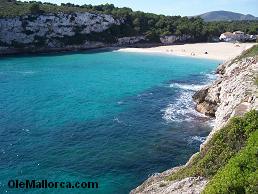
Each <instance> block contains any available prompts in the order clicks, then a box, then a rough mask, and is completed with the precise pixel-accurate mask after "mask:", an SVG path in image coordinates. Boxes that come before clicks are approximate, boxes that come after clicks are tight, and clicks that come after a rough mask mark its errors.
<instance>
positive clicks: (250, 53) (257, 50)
mask: <svg viewBox="0 0 258 194" xmlns="http://www.w3.org/2000/svg"><path fill="white" fill-rule="evenodd" d="M254 56H257V57H258V44H256V45H254V46H253V47H251V48H250V49H247V50H246V51H244V52H243V53H242V54H241V55H239V56H238V57H236V58H235V59H234V60H232V63H234V62H237V61H239V60H241V59H243V58H246V57H254Z"/></svg>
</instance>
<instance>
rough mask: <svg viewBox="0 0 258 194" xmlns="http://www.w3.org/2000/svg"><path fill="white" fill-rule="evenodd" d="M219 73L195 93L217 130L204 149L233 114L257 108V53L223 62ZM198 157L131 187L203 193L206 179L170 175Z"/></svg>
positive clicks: (174, 193) (164, 192)
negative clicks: (178, 177)
mask: <svg viewBox="0 0 258 194" xmlns="http://www.w3.org/2000/svg"><path fill="white" fill-rule="evenodd" d="M217 74H218V76H219V78H218V80H217V81H215V82H214V83H212V84H211V85H210V86H207V87H205V88H203V89H201V90H200V91H198V92H196V94H195V95H194V96H193V98H194V100H195V102H196V109H197V110H198V111H200V112H202V113H204V114H206V115H209V116H214V117H215V126H214V129H213V130H212V132H211V133H210V135H209V137H208V138H207V140H206V141H205V142H204V143H203V145H201V150H202V149H203V150H205V146H206V145H207V144H208V142H209V141H211V138H212V137H213V135H214V133H215V132H217V131H219V130H220V129H221V128H222V127H223V126H224V125H225V124H226V123H227V122H228V121H229V119H230V118H231V117H233V116H236V115H242V114H243V113H245V112H247V111H249V110H251V109H256V110H257V109H258V98H257V97H258V89H257V83H255V81H254V80H255V79H257V76H258V61H257V56H256V57H249V58H244V59H241V60H237V61H236V60H232V61H228V62H226V63H223V64H221V65H220V66H219V67H218V68H217ZM204 152H205V151H204ZM201 154H202V153H201ZM197 156H198V154H196V155H193V156H192V157H191V159H190V160H189V161H188V163H187V164H186V165H185V166H181V167H175V168H172V169H170V170H168V171H165V172H163V173H157V174H155V175H153V176H151V177H150V178H148V179H147V180H146V181H145V182H144V183H143V184H142V185H140V186H139V187H137V188H136V189H134V190H132V191H131V194H136V193H141V194H143V193H153V194H154V193H155V194H158V193H162V194H167V193H171V194H178V193H186V194H188V193H189V194H190V193H193V194H198V193H201V192H202V191H203V189H204V188H205V186H206V185H207V183H208V182H209V180H208V179H207V178H204V177H200V176H194V177H186V178H183V179H180V180H173V181H170V179H169V178H168V177H171V175H173V174H175V173H177V172H180V170H181V169H182V168H185V167H188V166H191V165H192V163H193V161H194V160H196V158H197Z"/></svg>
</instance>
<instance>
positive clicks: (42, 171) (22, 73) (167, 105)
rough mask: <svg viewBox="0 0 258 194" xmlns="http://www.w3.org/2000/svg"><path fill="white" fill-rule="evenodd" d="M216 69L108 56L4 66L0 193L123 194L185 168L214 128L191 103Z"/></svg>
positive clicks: (12, 60) (206, 63) (0, 70)
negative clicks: (46, 185) (87, 185)
mask: <svg viewBox="0 0 258 194" xmlns="http://www.w3.org/2000/svg"><path fill="white" fill-rule="evenodd" d="M218 63H219V62H218V61H213V60H204V59H196V58H186V57H176V56H168V55H159V54H155V55H153V54H143V53H125V52H111V51H110V52H74V53H67V54H62V55H58V54H56V55H33V56H22V57H15V56H14V57H5V58H1V59H0V185H1V187H0V192H1V193H3V192H6V191H8V192H9V193H20V192H21V190H13V189H9V188H8V187H7V183H8V180H10V179H14V180H15V179H19V180H25V179H36V180H45V179H47V180H48V181H71V182H76V181H86V182H88V181H93V182H98V184H99V188H98V189H96V190H87V189H83V190H80V189H79V190H76V189H75V190H72V193H82V192H83V193H93V192H94V193H128V192H129V191H130V190H131V189H133V188H135V187H136V186H137V185H139V184H140V183H141V182H142V181H144V180H145V179H146V178H147V177H148V176H150V175H151V174H153V173H155V172H162V171H164V170H166V169H168V168H171V167H173V166H177V165H180V164H184V163H185V162H186V161H187V160H188V158H189V157H190V156H191V155H192V154H193V153H195V152H196V151H197V150H198V149H199V145H200V143H201V142H202V141H203V139H204V138H205V137H206V136H207V135H208V133H209V131H210V129H211V126H210V125H209V123H210V120H209V119H208V118H206V117H203V116H202V115H200V114H198V113H197V112H196V111H195V110H194V104H193V102H192V99H191V96H192V95H193V93H194V92H195V90H197V89H198V88H200V87H202V86H203V85H205V84H207V83H209V82H210V81H211V80H212V79H213V75H212V72H213V71H214V69H215V68H216V66H217V65H218ZM24 191H25V192H27V193H71V190H69V189H68V190H67V189H50V190H24Z"/></svg>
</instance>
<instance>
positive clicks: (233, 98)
mask: <svg viewBox="0 0 258 194" xmlns="http://www.w3.org/2000/svg"><path fill="white" fill-rule="evenodd" d="M216 72H217V73H218V75H219V76H220V78H219V79H218V80H217V81H215V82H214V83H213V84H212V85H211V86H208V87H206V88H203V89H202V90H200V91H198V92H196V93H195V94H194V96H193V99H194V101H195V102H196V104H197V105H196V109H197V110H198V111H200V112H202V113H204V114H206V115H210V116H215V126H214V129H213V130H212V132H211V133H210V135H209V137H208V138H207V140H206V142H207V141H209V139H210V138H211V137H212V135H213V133H215V132H216V131H217V130H218V129H220V128H221V127H223V126H224V125H225V124H226V123H227V121H228V120H229V119H230V118H231V117H233V116H235V115H242V114H243V113H245V112H247V111H249V110H251V109H255V108H257V107H258V99H257V96H256V95H257V86H256V85H255V84H254V79H255V76H256V75H257V73H258V63H257V58H256V57H249V58H245V59H242V60H240V61H237V62H231V61H230V62H226V63H224V64H221V65H220V66H219V67H218V68H217V71H216ZM211 113H212V114H211ZM206 142H204V144H203V145H202V146H204V145H205V144H206Z"/></svg>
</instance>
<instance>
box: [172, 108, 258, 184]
mask: <svg viewBox="0 0 258 194" xmlns="http://www.w3.org/2000/svg"><path fill="white" fill-rule="evenodd" d="M257 129H258V111H255V110H253V111H250V112H248V113H246V114H245V115H244V116H243V117H235V118H232V119H231V120H230V121H229V123H228V124H227V125H226V126H225V127H224V128H222V129H221V130H220V131H218V132H217V133H215V134H214V136H213V137H212V139H211V140H210V141H209V142H208V143H207V144H206V145H205V147H204V148H203V149H202V150H201V152H200V153H199V154H198V155H196V157H195V158H194V159H193V160H192V161H191V163H190V164H189V165H188V166H186V167H184V168H182V169H180V170H179V171H177V172H176V173H174V174H172V175H171V176H169V177H168V179H169V180H177V179H183V178H185V177H189V176H203V177H206V178H211V177H213V176H214V175H215V174H216V173H217V172H218V170H219V169H221V168H222V167H224V166H225V165H226V164H227V163H228V161H229V160H230V159H231V158H232V157H234V156H235V155H236V154H237V152H238V151H239V150H241V149H242V148H243V147H244V146H245V143H246V140H247V139H248V138H249V136H250V135H251V134H252V133H253V132H254V131H256V130H257Z"/></svg>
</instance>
